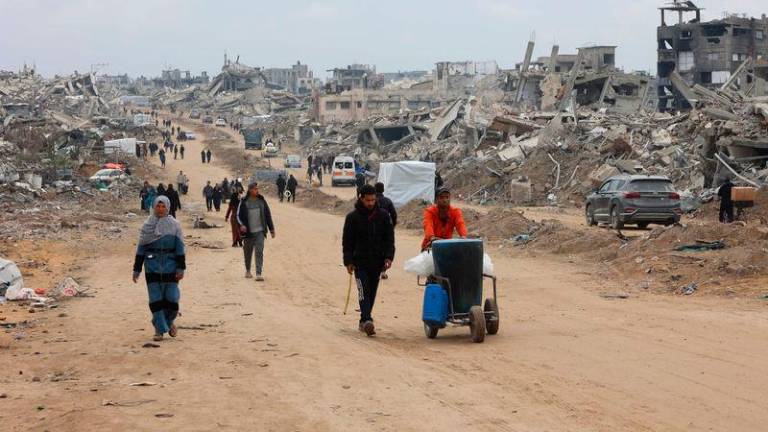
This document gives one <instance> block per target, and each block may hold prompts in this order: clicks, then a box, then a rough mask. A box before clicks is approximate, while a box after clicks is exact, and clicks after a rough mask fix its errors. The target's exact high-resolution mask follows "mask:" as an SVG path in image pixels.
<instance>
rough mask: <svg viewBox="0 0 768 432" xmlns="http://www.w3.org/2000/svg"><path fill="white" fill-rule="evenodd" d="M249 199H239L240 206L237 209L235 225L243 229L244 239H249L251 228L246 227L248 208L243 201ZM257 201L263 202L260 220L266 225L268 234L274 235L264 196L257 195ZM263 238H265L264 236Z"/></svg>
mask: <svg viewBox="0 0 768 432" xmlns="http://www.w3.org/2000/svg"><path fill="white" fill-rule="evenodd" d="M249 199H250V197H245V198H243V199H241V200H240V206H239V207H238V208H237V223H238V224H239V225H240V226H244V227H245V234H244V236H245V237H249V236H250V235H251V227H250V226H249V225H248V206H247V205H246V204H245V201H246V200H249ZM257 199H260V200H261V201H263V202H264V214H263V215H262V220H263V221H264V223H265V224H266V225H267V229H268V230H269V232H271V233H274V232H275V224H274V223H273V222H272V211H271V210H270V209H269V204H267V200H265V199H264V195H259V197H258V198H257ZM264 234H266V233H264ZM264 238H266V235H265V236H264Z"/></svg>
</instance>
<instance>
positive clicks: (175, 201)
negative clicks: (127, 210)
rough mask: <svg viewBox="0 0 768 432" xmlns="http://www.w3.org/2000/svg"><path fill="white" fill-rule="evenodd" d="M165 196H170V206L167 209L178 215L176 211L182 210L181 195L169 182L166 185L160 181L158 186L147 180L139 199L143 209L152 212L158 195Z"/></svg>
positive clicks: (172, 214)
mask: <svg viewBox="0 0 768 432" xmlns="http://www.w3.org/2000/svg"><path fill="white" fill-rule="evenodd" d="M160 196H164V197H166V198H168V201H169V202H168V206H167V208H166V210H167V211H168V214H170V215H171V216H173V217H174V218H175V217H176V212H177V211H179V210H181V197H179V192H178V191H177V190H176V189H174V187H173V184H171V183H168V185H167V186H166V185H164V184H162V183H160V184H159V185H157V187H154V186H151V185H150V184H149V182H147V181H145V182H144V186H143V187H142V188H141V190H140V191H139V200H140V203H141V210H142V211H144V212H146V213H151V211H150V210H151V209H152V208H153V207H152V205H153V203H154V202H155V200H156V198H157V197H160Z"/></svg>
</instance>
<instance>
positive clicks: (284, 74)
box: [262, 61, 317, 95]
mask: <svg viewBox="0 0 768 432" xmlns="http://www.w3.org/2000/svg"><path fill="white" fill-rule="evenodd" d="M262 72H263V73H264V76H265V77H266V79H267V83H268V85H270V86H275V87H277V88H280V89H284V90H288V91H290V92H292V93H294V94H299V95H301V94H308V93H310V92H311V91H312V89H314V88H316V87H317V80H316V79H315V77H314V73H313V72H312V69H310V68H309V66H307V65H306V64H302V63H301V62H300V61H297V62H296V64H295V65H292V66H291V67H290V68H265V69H263V70H262Z"/></svg>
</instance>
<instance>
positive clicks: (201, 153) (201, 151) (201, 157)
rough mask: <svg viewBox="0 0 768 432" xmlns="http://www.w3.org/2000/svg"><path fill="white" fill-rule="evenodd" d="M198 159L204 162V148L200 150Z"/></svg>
mask: <svg viewBox="0 0 768 432" xmlns="http://www.w3.org/2000/svg"><path fill="white" fill-rule="evenodd" d="M200 159H202V161H203V163H205V150H200Z"/></svg>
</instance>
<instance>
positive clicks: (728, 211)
mask: <svg viewBox="0 0 768 432" xmlns="http://www.w3.org/2000/svg"><path fill="white" fill-rule="evenodd" d="M732 191H733V183H731V179H729V178H726V179H725V181H724V182H723V184H722V185H720V189H718V191H717V195H718V196H719V197H720V222H722V223H731V222H733V221H734V217H733V199H732V198H731V192H732Z"/></svg>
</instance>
